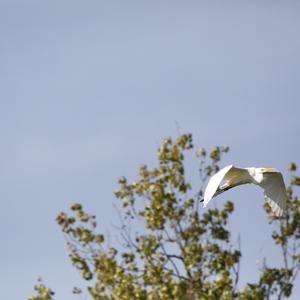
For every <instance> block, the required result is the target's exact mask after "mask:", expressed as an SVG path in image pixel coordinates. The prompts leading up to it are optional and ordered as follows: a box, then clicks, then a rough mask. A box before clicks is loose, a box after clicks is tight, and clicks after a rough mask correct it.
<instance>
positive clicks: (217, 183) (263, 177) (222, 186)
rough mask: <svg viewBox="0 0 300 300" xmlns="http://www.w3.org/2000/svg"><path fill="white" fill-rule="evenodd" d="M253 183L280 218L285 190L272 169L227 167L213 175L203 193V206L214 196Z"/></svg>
mask: <svg viewBox="0 0 300 300" xmlns="http://www.w3.org/2000/svg"><path fill="white" fill-rule="evenodd" d="M249 183H253V184H256V185H259V186H260V187H261V188H262V189H263V190H264V196H265V201H266V202H268V204H269V205H270V206H271V209H272V212H273V213H274V214H275V215H277V216H281V215H282V214H283V211H284V210H285V207H286V200H287V195H286V189H285V185H284V181H283V177H282V175H281V173H280V172H279V171H278V170H276V169H274V168H253V167H252V168H236V167H234V166H232V165H230V166H227V167H225V168H223V169H221V170H220V171H219V172H217V173H216V174H215V175H213V176H212V177H211V178H210V180H209V182H208V184H207V187H206V189H205V192H204V206H206V205H207V203H208V202H209V201H210V200H211V199H212V198H213V197H215V196H217V195H219V194H221V193H223V192H225V191H227V190H229V189H231V188H233V187H235V186H238V185H242V184H249Z"/></svg>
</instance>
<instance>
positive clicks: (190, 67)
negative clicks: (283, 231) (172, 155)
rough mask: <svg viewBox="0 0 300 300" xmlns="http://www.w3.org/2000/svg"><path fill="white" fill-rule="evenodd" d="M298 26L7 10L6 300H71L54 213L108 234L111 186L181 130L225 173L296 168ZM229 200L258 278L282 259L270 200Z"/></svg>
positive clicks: (236, 13)
mask: <svg viewBox="0 0 300 300" xmlns="http://www.w3.org/2000/svg"><path fill="white" fill-rule="evenodd" d="M299 16H300V2H299V1H288V0H285V1H275V0H274V1H201V0H198V1H196V0H194V1H191V0H184V1H164V0H159V1H154V0H151V1H142V0H139V1H129V0H126V1H125V0H122V1H113V0H109V1H101V0H97V1H96V0H95V1H90V0H85V1H77V0H51V1H49V0H43V1H41V0H27V1H21V0H0V87H1V88H0V136H1V147H0V201H1V202H0V203H1V209H0V236H1V247H0V262H1V272H0V298H1V299H8V300H18V299H26V297H28V296H29V294H31V292H32V290H33V285H34V283H35V282H36V278H37V277H38V276H42V277H43V278H44V280H45V281H46V283H47V284H48V285H50V286H51V287H52V288H53V289H55V291H56V294H57V297H56V299H57V300H69V299H76V297H73V296H72V295H71V293H70V291H71V289H72V286H73V285H74V284H77V283H80V282H81V281H80V280H79V275H78V274H77V272H76V271H75V270H73V268H72V267H71V265H70V263H69V261H68V258H67V255H66V252H65V249H64V239H63V236H62V234H61V232H60V229H59V228H58V226H57V225H56V223H55V221H54V219H55V217H56V215H57V214H58V212H60V211H62V210H67V208H68V206H69V204H70V203H73V202H81V203H83V204H84V206H85V207H86V208H87V210H88V211H91V212H94V213H96V214H97V217H98V221H99V223H100V224H101V229H103V230H104V231H110V230H111V229H110V228H111V225H112V224H113V223H114V221H117V216H116V213H115V211H114V208H113V202H114V196H113V190H114V189H115V188H116V186H117V185H116V179H117V178H119V177H120V176H121V175H125V176H128V177H129V178H132V179H135V178H136V174H137V168H138V166H139V165H141V164H142V163H148V164H150V165H152V166H153V165H155V159H156V149H157V146H158V144H159V143H160V141H161V139H162V138H163V137H165V136H168V135H173V136H176V134H177V125H176V124H179V126H180V130H181V131H182V132H192V133H193V134H194V138H195V144H196V145H199V146H204V147H208V148H210V147H211V146H213V145H215V144H217V145H222V144H227V145H229V146H230V147H231V152H230V153H229V155H228V156H227V158H226V159H225V160H224V162H223V165H226V164H228V163H234V164H235V165H237V166H242V167H243V166H244V167H247V166H272V167H276V168H278V169H280V170H282V171H283V174H284V175H285V176H286V175H287V173H286V166H287V164H288V163H289V162H290V161H295V162H296V163H298V164H299V165H300V157H299V153H300V141H299V136H300V135H299V133H300V130H299V129H300V128H299V114H300V104H299V103H300V82H299V78H300V39H299V32H300V17H299ZM228 198H229V199H231V200H234V201H235V202H236V213H235V214H234V217H233V220H232V224H231V227H232V229H233V231H234V232H235V233H236V234H237V233H241V235H242V250H243V254H244V260H243V263H242V276H243V278H244V280H245V279H247V280H250V281H251V280H255V279H256V274H257V273H256V268H257V266H256V261H257V259H258V258H259V257H262V256H267V257H269V258H270V262H274V261H275V257H276V252H275V251H274V249H273V248H272V242H271V241H270V239H269V236H270V228H269V226H268V223H267V217H266V214H265V212H264V211H263V210H262V208H261V205H262V200H263V197H262V192H261V191H260V190H259V189H257V188H255V187H251V186H249V187H248V186H247V187H244V188H241V189H239V188H237V189H235V190H232V191H230V192H228V193H227V195H226V196H225V195H224V196H220V200H219V201H223V200H226V199H228ZM299 286H300V279H298V289H297V293H298V295H299V294H300V287H299ZM293 299H296V298H295V297H294V298H293ZM298 299H299V298H298Z"/></svg>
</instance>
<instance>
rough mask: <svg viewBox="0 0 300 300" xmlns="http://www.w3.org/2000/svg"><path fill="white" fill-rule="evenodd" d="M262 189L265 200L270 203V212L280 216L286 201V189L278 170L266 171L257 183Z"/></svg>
mask: <svg viewBox="0 0 300 300" xmlns="http://www.w3.org/2000/svg"><path fill="white" fill-rule="evenodd" d="M259 185H260V186H261V187H262V188H263V189H264V196H265V201H266V202H267V203H268V204H269V205H270V207H271V209H272V212H273V213H274V214H275V215H276V216H278V217H280V216H282V214H283V212H284V210H285V208H286V202H287V195H286V189H285V185H284V181H283V177H282V175H281V173H280V172H267V173H264V174H263V180H262V182H261V183H260V184H259Z"/></svg>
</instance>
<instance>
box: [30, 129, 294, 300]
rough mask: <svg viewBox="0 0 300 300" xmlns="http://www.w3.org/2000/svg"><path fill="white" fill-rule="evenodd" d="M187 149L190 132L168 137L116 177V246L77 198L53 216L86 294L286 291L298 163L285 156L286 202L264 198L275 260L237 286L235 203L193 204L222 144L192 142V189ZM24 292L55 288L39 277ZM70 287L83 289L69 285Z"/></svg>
mask: <svg viewBox="0 0 300 300" xmlns="http://www.w3.org/2000/svg"><path fill="white" fill-rule="evenodd" d="M191 149H193V142H192V136H191V135H190V134H183V135H180V136H179V137H178V138H177V139H176V140H173V139H171V138H167V139H165V140H164V141H163V143H162V145H161V146H160V147H159V151H158V166H157V167H155V168H152V169H150V168H148V167H147V166H142V167H141V168H140V170H139V177H138V180H137V181H134V182H130V181H129V180H128V179H127V178H125V177H122V178H120V180H119V189H118V190H117V191H116V192H115V195H116V198H117V199H118V200H119V204H120V208H119V214H120V220H121V226H120V235H121V237H122V242H123V243H122V246H119V247H118V249H117V248H116V247H113V246H111V245H109V243H107V242H106V237H105V236H104V234H103V233H99V232H97V231H96V228H97V223H96V220H95V216H94V215H92V214H88V213H87V212H86V211H85V210H84V209H83V207H82V205H81V204H78V203H77V204H73V205H72V206H71V208H70V210H71V211H70V213H68V214H67V213H65V212H62V213H60V214H59V215H58V217H57V223H58V224H59V225H60V227H61V229H62V231H63V233H64V235H65V236H66V238H67V240H68V242H67V248H68V252H69V257H70V259H71V262H72V264H73V265H74V267H75V268H76V269H77V270H79V271H80V274H81V276H82V278H83V279H84V280H86V281H88V283H89V284H88V287H87V292H86V293H88V295H89V298H90V299H93V300H108V299H121V300H122V299H124V300H125V299H126V300H127V299H135V300H146V299H153V300H158V299H161V300H164V299H180V300H185V299H186V300H187V299H193V300H196V299H203V300H213V299H224V300H227V299H242V300H246V299H247V300H251V299H256V300H257V299H284V298H288V297H289V296H290V295H291V294H292V290H293V283H294V282H295V279H296V277H297V274H298V272H299V269H300V198H299V197H297V196H295V195H294V193H293V189H294V187H295V186H296V185H300V178H299V177H297V176H295V171H296V165H295V164H293V163H292V164H290V165H289V167H288V169H289V171H290V172H291V183H290V185H289V186H288V188H287V191H288V198H289V200H288V208H287V211H286V212H285V214H284V216H283V217H274V216H272V215H271V214H270V209H269V207H268V206H267V204H266V205H265V209H266V212H267V213H268V216H269V221H270V224H272V225H273V226H274V228H275V229H274V232H273V235H272V238H273V239H274V242H275V244H276V246H277V247H279V248H280V249H281V257H280V259H281V262H282V263H281V266H280V267H271V266H268V265H267V262H265V263H264V265H263V268H262V270H261V271H259V272H260V277H259V280H258V282H256V283H248V284H246V286H244V287H239V286H238V282H239V263H240V258H241V249H240V247H239V245H235V246H234V245H233V244H232V242H231V236H230V231H229V228H228V222H229V219H230V216H231V214H232V213H233V212H234V204H233V203H232V202H226V203H225V205H224V206H223V207H222V208H221V209H218V208H213V209H208V210H200V209H199V200H200V199H201V197H202V193H203V186H204V184H205V183H206V181H207V179H208V178H209V177H210V176H211V175H212V174H214V173H215V172H217V171H218V170H219V162H220V160H221V158H222V155H224V154H225V153H226V152H228V150H229V149H228V147H214V148H213V149H212V150H211V151H210V153H209V155H207V151H206V150H205V149H203V148H200V149H198V151H197V152H196V157H197V158H198V160H199V174H200V183H199V186H201V188H200V189H199V190H197V191H193V190H192V187H191V184H190V183H189V182H188V181H187V176H186V174H185V173H186V172H185V170H186V168H185V167H186V165H185V156H186V154H187V153H188V152H189V151H191ZM197 188H198V186H197ZM35 289H36V291H37V296H31V297H30V298H29V299H30V300H52V299H53V297H54V296H53V295H54V293H53V291H52V290H51V289H49V288H47V287H46V286H45V285H44V284H43V283H42V282H40V283H39V284H38V285H37V286H36V287H35ZM73 292H74V293H75V294H79V293H82V291H81V290H80V289H79V288H74V290H73Z"/></svg>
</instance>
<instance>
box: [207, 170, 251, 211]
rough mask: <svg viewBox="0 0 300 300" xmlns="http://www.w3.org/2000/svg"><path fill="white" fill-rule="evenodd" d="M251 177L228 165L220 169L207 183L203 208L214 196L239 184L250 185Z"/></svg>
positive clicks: (245, 172) (245, 171)
mask: <svg viewBox="0 0 300 300" xmlns="http://www.w3.org/2000/svg"><path fill="white" fill-rule="evenodd" d="M222 182H224V184H222V185H221V183H222ZM252 182H253V181H252V177H251V176H250V175H249V173H248V171H247V170H246V169H240V168H235V167H234V166H232V165H230V166H227V167H225V168H223V169H221V170H220V171H219V172H218V173H216V174H215V175H213V176H212V177H211V178H210V180H209V181H208V184H207V187H206V189H205V192H204V203H203V205H204V207H205V206H206V205H207V203H208V202H209V201H210V200H211V199H212V198H213V197H215V196H217V195H219V194H221V193H223V192H225V191H227V190H229V189H231V188H233V187H235V186H237V185H241V184H246V183H252Z"/></svg>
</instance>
